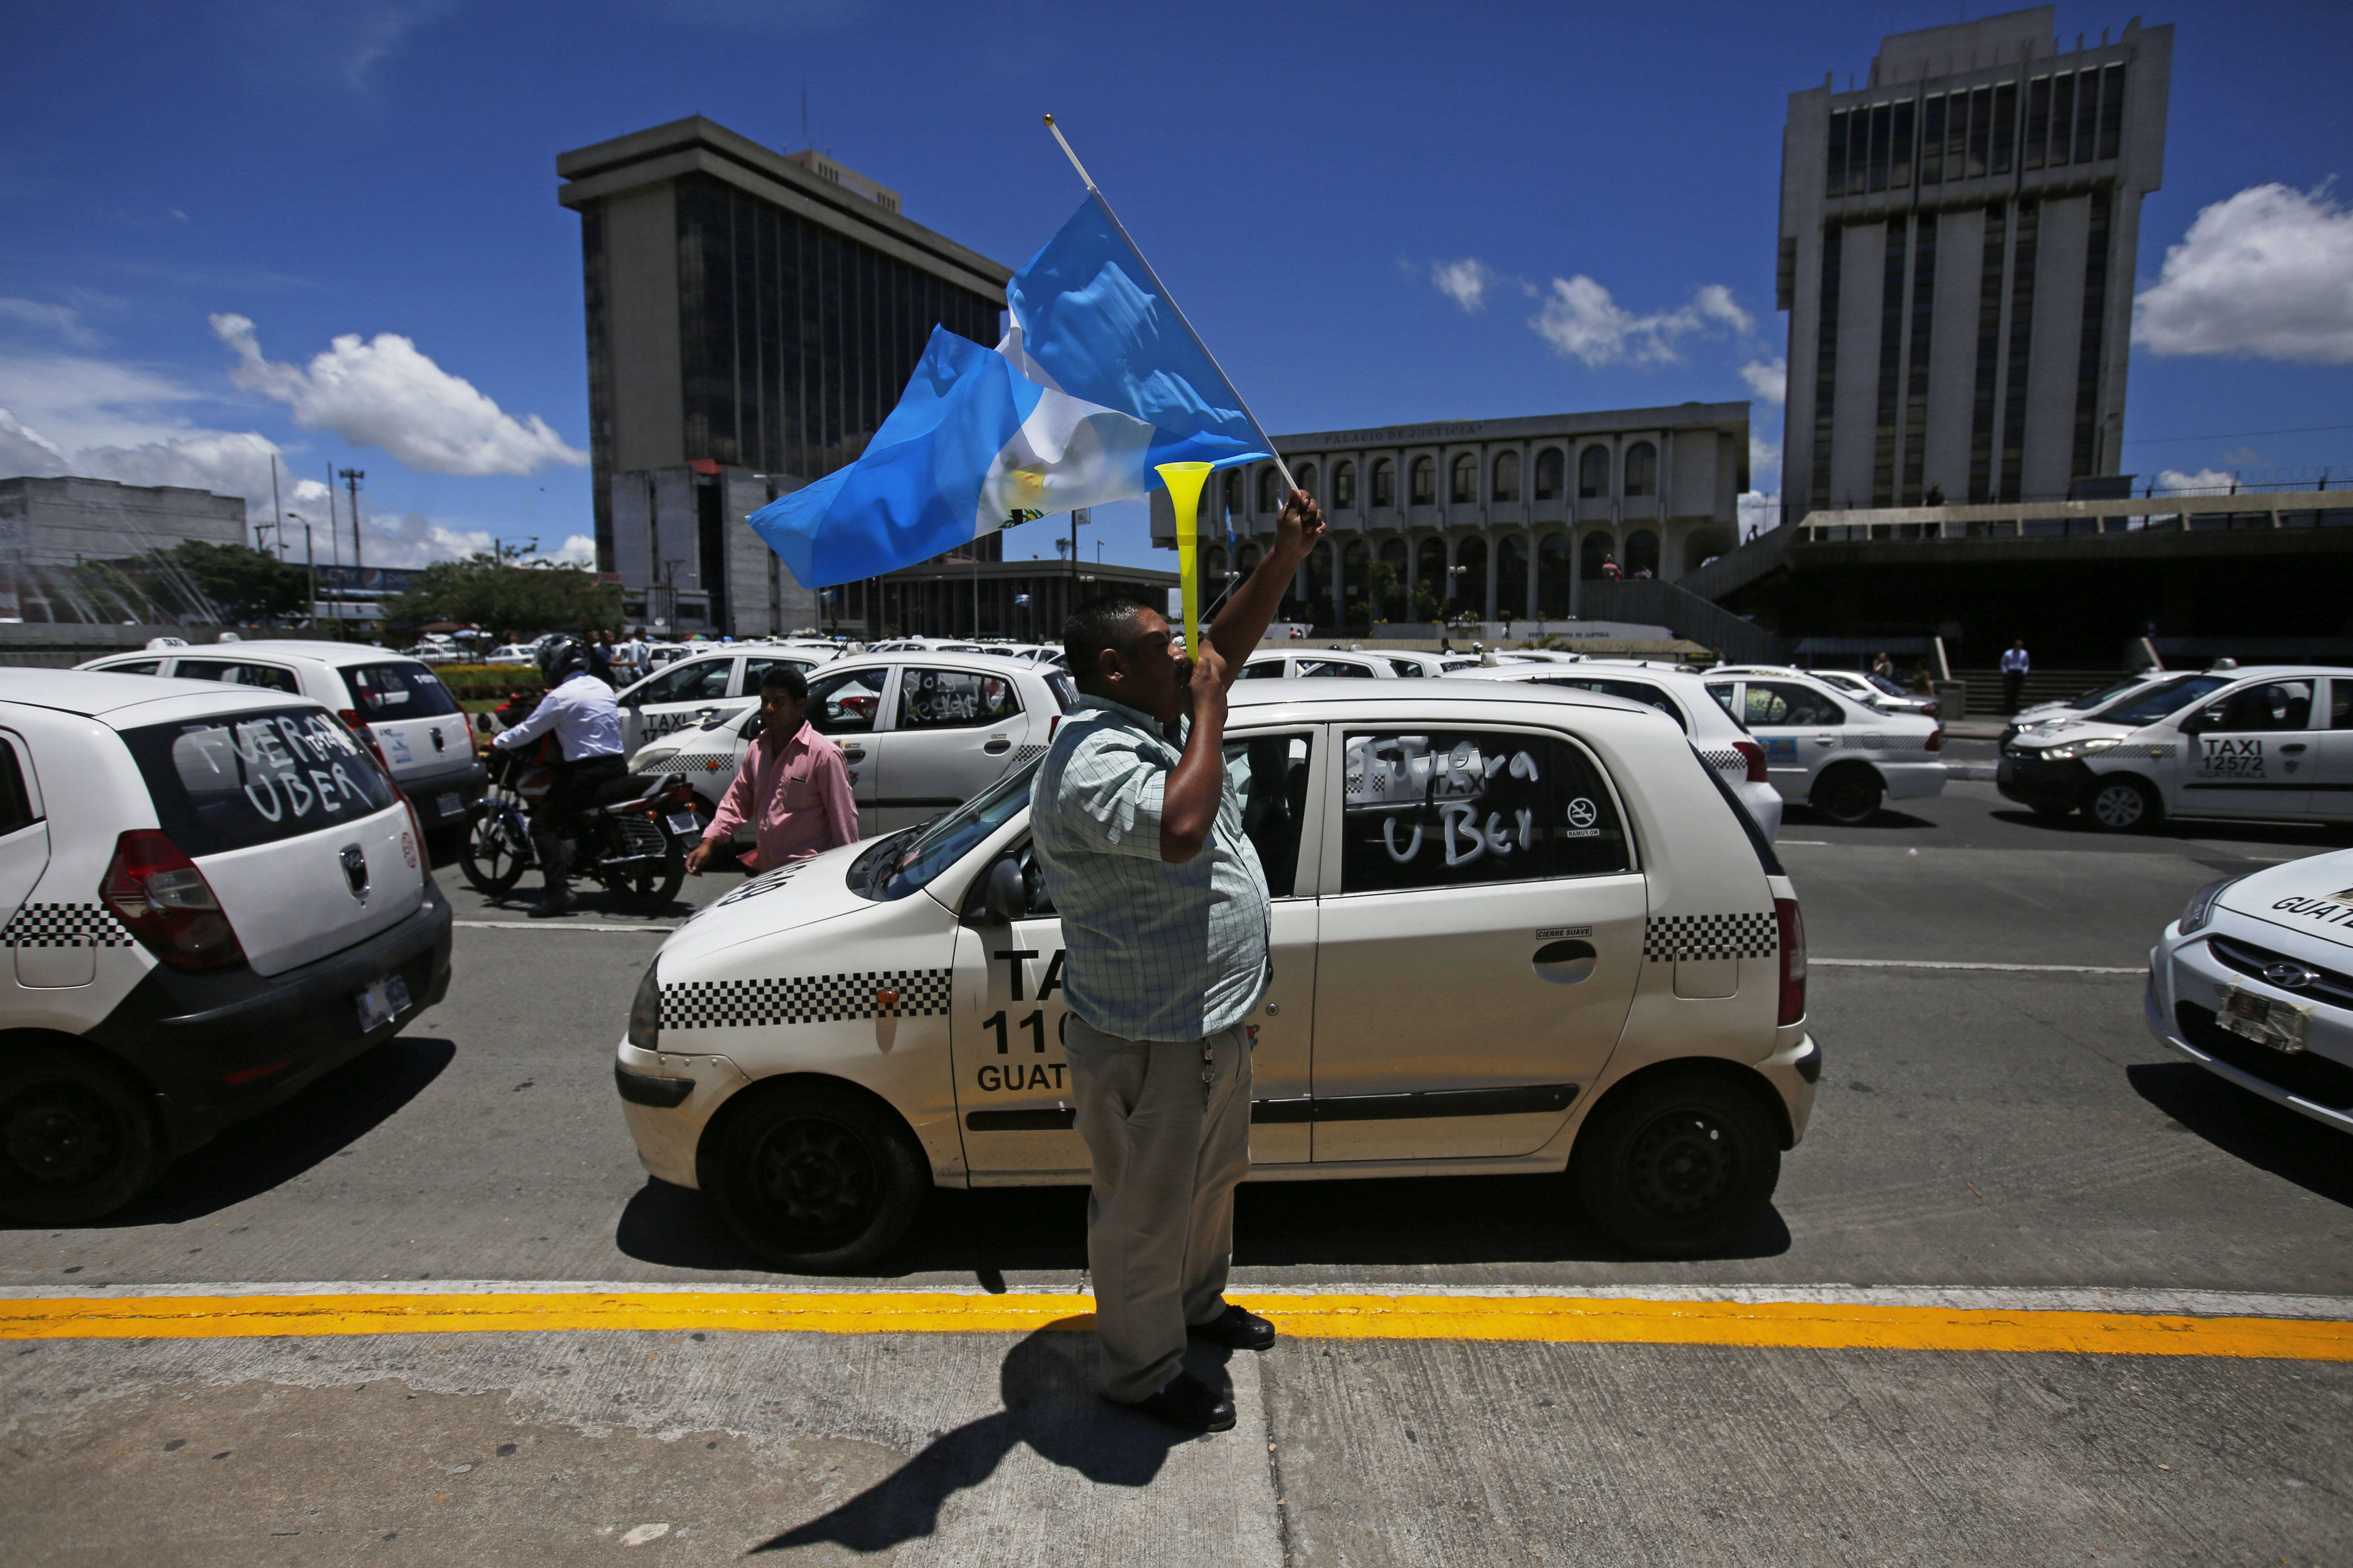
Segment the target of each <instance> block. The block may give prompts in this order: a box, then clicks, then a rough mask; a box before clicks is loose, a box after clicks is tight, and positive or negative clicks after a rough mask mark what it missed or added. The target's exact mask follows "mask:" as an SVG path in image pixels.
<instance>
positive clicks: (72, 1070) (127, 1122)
mask: <svg viewBox="0 0 2353 1568" xmlns="http://www.w3.org/2000/svg"><path fill="white" fill-rule="evenodd" d="M17 1049H18V1050H19V1052H20V1053H21V1054H19V1055H18V1056H17V1057H16V1058H15V1059H12V1060H9V1061H6V1062H0V1215H5V1216H6V1217H7V1218H9V1219H12V1220H16V1221H17V1222H18V1223H20V1224H25V1225H86V1224H88V1223H89V1222H90V1221H91V1220H94V1219H99V1218H102V1217H103V1216H105V1215H110V1214H112V1213H114V1212H115V1211H116V1210H117V1209H120V1208H121V1207H122V1206H123V1205H126V1204H128V1203H130V1202H131V1201H132V1199H133V1198H136V1197H137V1196H139V1194H142V1193H143V1192H145V1191H146V1190H147V1189H148V1188H149V1187H150V1186H152V1185H153V1184H154V1181H155V1179H156V1177H158V1176H160V1175H162V1174H163V1173H164V1166H166V1165H168V1164H169V1163H171V1156H170V1153H169V1152H168V1151H167V1150H166V1148H165V1147H164V1139H163V1134H162V1131H161V1129H159V1128H158V1127H157V1126H156V1124H155V1114H154V1110H153V1104H152V1103H151V1101H150V1100H149V1097H148V1096H147V1095H146V1094H145V1093H144V1092H142V1090H141V1089H140V1088H139V1087H138V1086H137V1085H136V1084H135V1083H133V1082H132V1080H131V1079H130V1078H129V1077H127V1076H126V1075H125V1074H123V1073H121V1072H120V1071H118V1070H116V1069H115V1068H112V1067H111V1066H109V1065H107V1064H106V1063H104V1062H101V1061H99V1060H96V1059H95V1058H90V1057H86V1056H82V1055H79V1054H78V1053H76V1052H75V1051H74V1050H73V1049H72V1047H58V1046H55V1045H53V1044H51V1043H49V1042H39V1043H36V1044H34V1045H32V1046H30V1047H17Z"/></svg>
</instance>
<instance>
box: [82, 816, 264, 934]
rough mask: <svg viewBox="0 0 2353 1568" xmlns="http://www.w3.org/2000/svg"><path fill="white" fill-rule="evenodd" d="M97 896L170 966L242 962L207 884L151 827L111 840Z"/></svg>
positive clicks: (134, 830)
mask: <svg viewBox="0 0 2353 1568" xmlns="http://www.w3.org/2000/svg"><path fill="white" fill-rule="evenodd" d="M98 892H99V897H100V898H101V899H103V900H106V905H107V907H108V908H109V909H111V910H113V911H114V912H115V914H116V915H117V916H118V917H120V918H121V921H122V923H123V924H124V925H126V926H128V927H130V928H131V934H132V935H133V936H135V937H137V938H138V939H139V940H140V942H142V944H143V945H144V946H145V947H146V949H147V951H148V952H152V953H153V954H154V955H155V956H156V957H158V958H160V959H162V960H163V961H164V963H168V964H170V965H171V966H172V967H173V968H174V969H218V968H221V967H223V966H224V965H227V964H231V963H244V962H245V949H244V948H243V947H242V946H240V945H238V943H237V932H236V931H233V930H232V929H230V927H229V923H228V916H227V914H225V913H223V912H222V910H221V907H220V900H218V899H216V898H215V897H214V896H213V889H212V885H211V884H210V883H208V882H206V880H205V874H204V873H203V872H202V871H200V870H198V869H196V863H195V861H194V860H191V859H189V858H187V856H186V855H185V854H183V853H182V852H181V850H180V847H179V846H178V845H176V844H174V843H173V842H172V840H171V839H170V838H169V837H166V836H165V835H164V834H162V833H158V832H157V831H155V830H154V829H153V828H152V827H143V828H134V829H133V830H132V831H131V832H129V833H126V834H124V835H123V836H122V837H120V838H118V839H116V840H115V843H114V858H113V859H112V860H111V861H110V862H109V863H108V865H107V868H106V879H105V880H104V881H102V882H100V884H99V889H98Z"/></svg>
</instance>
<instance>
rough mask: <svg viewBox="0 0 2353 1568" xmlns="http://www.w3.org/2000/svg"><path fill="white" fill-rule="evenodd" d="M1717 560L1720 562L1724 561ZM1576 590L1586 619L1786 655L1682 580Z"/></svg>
mask: <svg viewBox="0 0 2353 1568" xmlns="http://www.w3.org/2000/svg"><path fill="white" fill-rule="evenodd" d="M1715 564H1716V565H1719V566H1720V565H1722V564H1723V562H1721V561H1718V562H1716V563H1715ZM1686 581H1688V579H1686ZM1577 611H1578V613H1579V614H1580V615H1581V616H1584V618H1585V619H1587V620H1588V621H1630V622H1633V623H1635V624H1636V625H1641V626H1665V627H1666V628H1667V629H1668V630H1669V631H1672V632H1673V633H1674V634H1675V636H1677V637H1687V638H1689V639H1690V640H1691V641H1693V642H1695V643H1704V644H1705V645H1706V646H1707V647H1712V648H1715V649H1717V650H1718V651H1719V652H1721V653H1722V654H1723V655H1724V657H1725V658H1727V659H1729V660H1731V661H1732V662H1734V663H1736V664H1782V663H1786V662H1787V661H1788V657H1789V649H1788V643H1786V642H1784V641H1783V640H1782V639H1781V638H1779V637H1775V636H1774V635H1773V634H1772V633H1771V632H1768V631H1767V630H1765V629H1764V628H1763V627H1762V626H1757V624H1756V623H1754V622H1752V621H1746V620H1743V619H1741V618H1740V617H1739V616H1736V615H1734V614H1733V613H1732V612H1731V611H1729V610H1725V609H1720V608H1718V607H1717V606H1716V605H1712V604H1710V603H1709V602H1708V601H1707V600H1705V599H1703V598H1701V597H1700V596H1699V595H1696V594H1694V593H1692V592H1691V591H1690V590H1689V589H1687V588H1685V587H1684V586H1683V584H1681V583H1668V582H1662V581H1661V580H1660V579H1658V578H1656V577H1630V578H1627V579H1625V580H1623V581H1621V582H1616V583H1612V582H1609V581H1607V580H1606V579H1605V580H1601V581H1596V580H1594V579H1592V578H1588V579H1586V580H1585V581H1584V582H1583V583H1581V584H1578V585H1577ZM2079 689H2080V688H2079Z"/></svg>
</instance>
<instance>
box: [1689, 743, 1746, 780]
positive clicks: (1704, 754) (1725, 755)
mask: <svg viewBox="0 0 2353 1568" xmlns="http://www.w3.org/2000/svg"><path fill="white" fill-rule="evenodd" d="M1699 760H1700V761H1701V762H1703V763H1706V764H1707V765H1708V766H1709V767H1712V768H1714V769H1715V771H1716V772H1717V773H1741V774H1746V773H1747V772H1748V759H1747V758H1746V757H1744V756H1742V755H1741V754H1740V753H1739V752H1736V751H1733V750H1731V749H1730V748H1728V747H1727V748H1725V749H1724V750H1721V751H1718V750H1716V749H1715V748H1713V747H1709V748H1704V749H1702V750H1701V751H1700V753H1699Z"/></svg>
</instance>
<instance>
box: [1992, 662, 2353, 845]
mask: <svg viewBox="0 0 2353 1568" xmlns="http://www.w3.org/2000/svg"><path fill="white" fill-rule="evenodd" d="M1994 778H1995V783H1996V784H1998V785H1999V786H2000V790H2001V793H2002V794H2003V795H2007V796H2009V797H2010V799H2011V800H2014V801H2018V802H2020V803H2021V805H2027V806H2030V807H2031V808H2032V809H2033V810H2034V811H2035V812H2036V813H2037V814H2038V815H2041V816H2065V815H2066V814H2067V813H2069V812H2071V811H2073V810H2075V809H2077V808H2078V807H2080V808H2081V809H2082V810H2083V813H2084V816H2086V817H2087V818H2089V819H2090V821H2091V822H2092V824H2093V825H2094V826H2097V827H2103V828H2106V829H2108V830H2110V831H2112V832H2125V831H2130V830H2134V829H2147V828H2149V827H2154V826H2156V825H2157V824H2158V821H2159V820H2160V819H2161V818H2163V817H2165V816H2227V817H2239V818H2272V819H2285V820H2290V821H2300V822H2345V821H2348V820H2353V669H2346V668H2329V667H2327V666H2320V665H2262V666H2247V667H2244V668H2233V669H2229V670H2219V669H2210V670H2203V671H2200V672H2199V673H2198V674H2195V675H2177V676H2174V677H2172V678H2171V679H2166V680H2161V681H2158V683H2157V684H2156V685H2154V686H2150V687H2147V688H2146V689H2142V690H2140V691H2138V692H2137V693H2134V694H2131V695H2127V696H2126V697H2124V698H2121V699H2119V700H2116V701H2114V702H2112V703H2110V704H2109V705H2108V706H2107V707H2105V708H2103V709H2101V710H2098V711H2096V712H2094V713H2087V714H2084V715H2083V716H2082V717H2080V718H2078V719H2076V720H2074V721H2071V722H2063V723H2060V724H2055V725H2052V726H2049V727H2046V728H2042V729H2038V730H2034V731H2028V732H2024V733H2021V734H2020V735H2018V736H2016V737H2015V738H2014V739H2012V740H2011V741H2010V742H2008V743H2007V744H2005V745H2004V746H2003V747H2002V749H2001V761H2000V765H1999V766H1998V767H1997V768H1996V769H1995V774H1994Z"/></svg>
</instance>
